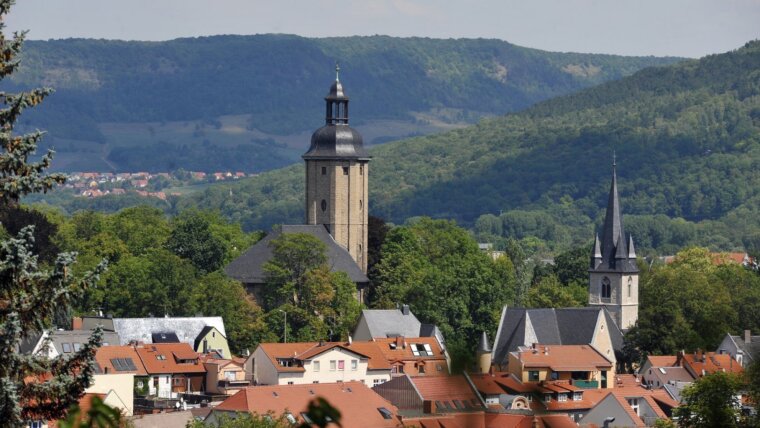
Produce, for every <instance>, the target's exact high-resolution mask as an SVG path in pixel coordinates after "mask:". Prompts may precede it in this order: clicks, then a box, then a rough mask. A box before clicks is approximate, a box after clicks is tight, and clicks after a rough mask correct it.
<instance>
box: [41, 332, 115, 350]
mask: <svg viewBox="0 0 760 428" xmlns="http://www.w3.org/2000/svg"><path fill="white" fill-rule="evenodd" d="M90 335H92V330H54V331H51V332H50V334H49V336H50V340H51V341H50V346H52V347H53V348H55V350H56V351H57V352H58V354H67V353H70V352H74V351H75V348H74V344H75V343H78V344H80V345H84V344H85V343H87V341H88V340H90ZM64 343H68V344H70V348H68V349H69V352H65V350H64V348H63V344H64ZM118 343H119V335H118V334H117V333H114V332H113V331H104V332H103V344H104V345H105V344H109V345H116V344H118Z"/></svg>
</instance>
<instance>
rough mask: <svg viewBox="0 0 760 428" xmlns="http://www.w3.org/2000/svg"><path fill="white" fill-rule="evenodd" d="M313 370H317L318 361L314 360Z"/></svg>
mask: <svg viewBox="0 0 760 428" xmlns="http://www.w3.org/2000/svg"><path fill="white" fill-rule="evenodd" d="M314 371H315V372H318V371H319V361H314Z"/></svg>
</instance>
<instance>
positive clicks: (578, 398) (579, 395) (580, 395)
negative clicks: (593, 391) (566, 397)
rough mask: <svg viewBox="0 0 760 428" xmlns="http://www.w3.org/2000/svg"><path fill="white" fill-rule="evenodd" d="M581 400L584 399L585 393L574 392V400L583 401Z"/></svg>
mask: <svg viewBox="0 0 760 428" xmlns="http://www.w3.org/2000/svg"><path fill="white" fill-rule="evenodd" d="M581 400H583V393H582V392H573V401H581Z"/></svg>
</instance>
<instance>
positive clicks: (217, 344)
mask: <svg viewBox="0 0 760 428" xmlns="http://www.w3.org/2000/svg"><path fill="white" fill-rule="evenodd" d="M204 340H205V341H207V343H208V349H209V350H210V349H221V350H222V354H223V355H222V357H224V358H232V354H231V353H230V346H229V344H228V343H227V339H226V338H225V337H224V335H222V333H220V332H219V330H217V329H216V328H214V329H212V330H211V331H209V332H208V334H206V336H205V337H204V338H203V339H201V340H200V341H199V342H198V348H197V349H196V350H195V352H199V353H202V352H203V341H204Z"/></svg>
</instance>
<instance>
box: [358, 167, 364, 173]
mask: <svg viewBox="0 0 760 428" xmlns="http://www.w3.org/2000/svg"><path fill="white" fill-rule="evenodd" d="M359 175H364V165H359Z"/></svg>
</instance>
